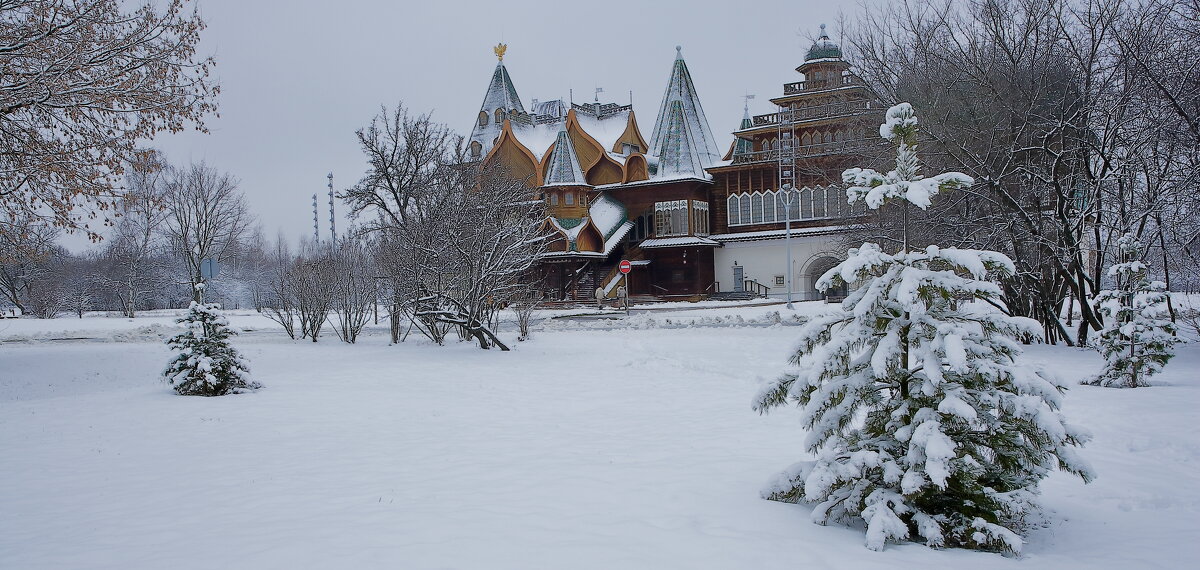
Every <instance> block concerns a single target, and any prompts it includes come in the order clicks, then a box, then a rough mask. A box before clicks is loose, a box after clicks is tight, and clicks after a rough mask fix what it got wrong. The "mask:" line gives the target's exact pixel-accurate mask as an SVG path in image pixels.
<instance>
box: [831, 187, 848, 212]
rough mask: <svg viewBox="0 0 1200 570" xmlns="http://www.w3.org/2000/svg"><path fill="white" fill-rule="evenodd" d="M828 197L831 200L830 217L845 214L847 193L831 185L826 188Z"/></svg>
mask: <svg viewBox="0 0 1200 570" xmlns="http://www.w3.org/2000/svg"><path fill="white" fill-rule="evenodd" d="M826 192H827V199H828V200H829V217H831V218H834V217H839V216H843V215H845V214H844V212H845V211H846V206H847V204H846V195H845V194H843V193H842V191H841V190H840V189H838V188H837V187H836V186H830V187H829V188H827V189H826Z"/></svg>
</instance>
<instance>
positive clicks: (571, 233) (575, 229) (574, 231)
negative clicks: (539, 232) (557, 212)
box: [549, 217, 587, 241]
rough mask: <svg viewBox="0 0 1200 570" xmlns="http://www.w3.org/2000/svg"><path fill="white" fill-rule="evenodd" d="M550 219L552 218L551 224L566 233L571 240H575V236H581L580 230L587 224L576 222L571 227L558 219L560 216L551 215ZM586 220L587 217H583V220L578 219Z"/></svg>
mask: <svg viewBox="0 0 1200 570" xmlns="http://www.w3.org/2000/svg"><path fill="white" fill-rule="evenodd" d="M549 219H550V225H552V226H554V228H555V229H557V230H558V231H560V232H562V233H563V234H564V235H566V236H567V239H568V240H570V241H575V238H577V237H579V230H582V229H583V226H584V225H585V224H583V223H576V224H574V225H572V226H571V227H567V226H564V225H563V224H562V223H560V222H559V221H558V218H555V217H551V218H549ZM585 220H587V218H583V220H578V221H579V222H583V221H585ZM572 221H576V220H572Z"/></svg>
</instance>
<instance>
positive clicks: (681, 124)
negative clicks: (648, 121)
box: [653, 101, 715, 178]
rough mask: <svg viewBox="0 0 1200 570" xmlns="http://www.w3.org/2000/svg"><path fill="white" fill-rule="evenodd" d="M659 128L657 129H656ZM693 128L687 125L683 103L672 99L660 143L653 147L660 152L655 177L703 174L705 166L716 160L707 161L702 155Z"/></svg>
mask: <svg viewBox="0 0 1200 570" xmlns="http://www.w3.org/2000/svg"><path fill="white" fill-rule="evenodd" d="M656 130H657V129H656ZM694 134H695V133H693V132H692V129H690V128H688V126H687V119H686V116H685V112H684V108H683V103H682V102H681V101H671V110H670V112H669V113H668V115H667V125H666V129H664V134H663V136H662V138H661V139H660V140H659V143H660V144H659V145H658V146H655V147H653V149H654V151H656V152H657V153H658V160H659V163H658V171H657V172H655V173H654V176H653V178H667V177H671V176H680V175H692V176H702V175H703V173H704V167H705V166H706V165H710V164H712V163H713V162H715V160H709V161H707V162H705V161H704V160H703V159H702V158H701V157H700V150H699V149H698V148H697V142H696V140H695V138H694Z"/></svg>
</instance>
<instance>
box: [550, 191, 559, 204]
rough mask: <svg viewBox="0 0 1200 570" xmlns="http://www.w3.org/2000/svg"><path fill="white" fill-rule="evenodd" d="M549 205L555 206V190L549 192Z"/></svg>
mask: <svg viewBox="0 0 1200 570" xmlns="http://www.w3.org/2000/svg"><path fill="white" fill-rule="evenodd" d="M550 205H551V206H557V205H558V193H557V192H551V193H550Z"/></svg>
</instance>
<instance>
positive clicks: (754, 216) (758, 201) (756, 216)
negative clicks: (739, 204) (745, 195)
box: [750, 192, 763, 224]
mask: <svg viewBox="0 0 1200 570" xmlns="http://www.w3.org/2000/svg"><path fill="white" fill-rule="evenodd" d="M750 221H751V222H753V223H755V224H761V223H762V221H763V197H762V194H759V193H757V192H755V193H754V194H752V195H751V196H750Z"/></svg>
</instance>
